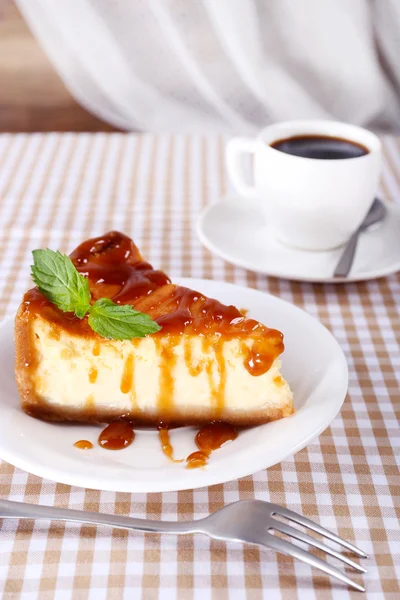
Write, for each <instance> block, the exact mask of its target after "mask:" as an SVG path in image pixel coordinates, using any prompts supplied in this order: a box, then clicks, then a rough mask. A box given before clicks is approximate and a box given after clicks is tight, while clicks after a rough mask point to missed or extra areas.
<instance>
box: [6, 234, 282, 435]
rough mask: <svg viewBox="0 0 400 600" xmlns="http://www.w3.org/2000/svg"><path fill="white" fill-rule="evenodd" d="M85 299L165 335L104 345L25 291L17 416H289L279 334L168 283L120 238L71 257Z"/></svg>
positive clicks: (254, 420)
mask: <svg viewBox="0 0 400 600" xmlns="http://www.w3.org/2000/svg"><path fill="white" fill-rule="evenodd" d="M70 258H71V260H72V262H73V263H74V265H75V267H76V269H77V270H78V271H79V272H80V273H81V274H82V275H84V276H85V277H87V278H88V281H89V287H90V292H91V296H92V302H93V301H95V300H96V299H99V298H110V299H112V300H113V302H114V303H117V304H130V305H132V306H133V307H134V309H135V310H138V311H140V312H143V313H147V314H148V315H149V316H150V317H151V318H152V319H153V320H155V321H156V322H157V323H158V325H159V326H161V330H160V331H158V332H157V333H154V334H152V335H148V336H147V337H144V338H134V339H132V340H111V339H106V338H104V337H101V336H100V335H99V334H97V333H95V332H94V331H93V330H92V329H91V328H90V327H89V324H88V320H87V317H84V318H82V319H78V318H77V317H76V316H74V315H73V314H72V313H66V312H62V311H61V310H59V309H58V308H57V307H56V306H55V305H54V304H52V303H51V302H50V300H48V299H47V297H46V296H44V295H43V294H42V293H41V292H40V291H39V290H38V289H37V288H33V289H31V290H29V291H28V292H27V293H26V294H25V296H24V299H23V302H22V303H21V305H20V307H19V310H18V313H17V316H16V321H15V342H16V379H17V384H18V390H19V393H20V396H21V404H22V408H23V409H24V410H25V411H26V412H27V413H28V414H30V415H32V416H34V417H38V418H41V419H46V420H51V421H81V422H102V423H103V422H110V421H112V420H113V419H115V418H118V417H125V418H129V419H133V420H134V421H135V422H136V423H140V424H149V425H157V424H159V423H169V424H195V425H197V424H203V423H207V422H209V421H213V420H221V421H226V422H228V423H231V424H232V425H237V426H248V425H256V424H260V423H266V422H268V421H273V420H276V419H280V418H282V417H286V416H288V415H290V414H292V413H293V410H294V409H293V397H292V393H291V391H290V388H289V385H288V384H287V383H286V381H285V380H284V379H283V377H282V375H281V374H280V358H279V357H280V355H281V353H282V352H283V349H284V346H283V336H282V334H281V333H280V332H279V331H276V330H274V329H269V328H268V327H266V326H265V325H262V324H261V323H259V322H257V321H255V320H253V319H247V318H245V317H244V316H243V314H242V313H241V312H240V311H239V310H238V309H237V308H235V307H234V306H226V305H224V304H221V303H220V302H218V301H217V300H213V299H211V298H207V297H206V296H204V295H203V294H201V293H199V292H196V291H194V290H190V289H188V288H185V287H181V286H178V285H174V284H173V283H171V281H170V279H169V278H168V277H167V275H166V274H165V273H163V272H162V271H158V270H155V269H153V268H152V266H151V265H150V264H148V263H147V262H145V261H144V260H143V258H142V257H141V255H140V253H139V251H138V249H137V248H136V246H135V244H134V243H133V241H132V240H131V239H130V238H128V237H127V236H125V235H123V234H121V233H118V232H110V233H107V234H106V235H104V236H101V237H99V238H95V239H91V240H88V241H86V242H84V243H83V244H81V245H80V246H79V247H78V248H77V249H76V250H74V252H72V254H71V255H70Z"/></svg>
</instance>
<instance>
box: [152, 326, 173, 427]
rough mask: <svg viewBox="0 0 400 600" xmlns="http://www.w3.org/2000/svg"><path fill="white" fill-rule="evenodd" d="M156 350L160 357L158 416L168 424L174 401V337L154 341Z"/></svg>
mask: <svg viewBox="0 0 400 600" xmlns="http://www.w3.org/2000/svg"><path fill="white" fill-rule="evenodd" d="M155 343H156V348H157V350H158V353H159V355H160V363H159V369H160V374H159V378H158V386H159V387H158V415H159V417H160V418H161V419H163V420H164V421H166V422H168V421H169V420H170V415H171V412H172V409H173V401H174V387H175V380H174V367H175V364H176V360H177V355H176V353H175V351H174V347H175V345H176V344H177V339H176V338H175V336H172V335H171V336H168V337H166V338H164V339H163V340H161V339H160V338H157V339H156V340H155Z"/></svg>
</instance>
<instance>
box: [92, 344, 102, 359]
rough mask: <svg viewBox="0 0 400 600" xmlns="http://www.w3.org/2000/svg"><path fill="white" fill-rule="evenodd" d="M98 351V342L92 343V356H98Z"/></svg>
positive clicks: (99, 347)
mask: <svg viewBox="0 0 400 600" xmlns="http://www.w3.org/2000/svg"><path fill="white" fill-rule="evenodd" d="M100 350H101V346H100V342H99V341H96V342H95V343H94V346H93V350H92V352H93V356H100Z"/></svg>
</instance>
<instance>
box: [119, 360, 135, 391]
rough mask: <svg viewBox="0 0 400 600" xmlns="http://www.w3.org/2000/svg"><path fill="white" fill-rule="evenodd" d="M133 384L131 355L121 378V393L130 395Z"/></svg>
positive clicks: (126, 361)
mask: <svg viewBox="0 0 400 600" xmlns="http://www.w3.org/2000/svg"><path fill="white" fill-rule="evenodd" d="M132 383H133V354H129V355H128V357H127V359H126V360H125V365H124V370H123V371H122V377H121V385H120V388H121V392H122V393H123V394H128V392H130V391H131V389H132Z"/></svg>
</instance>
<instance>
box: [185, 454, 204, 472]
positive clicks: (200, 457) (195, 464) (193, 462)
mask: <svg viewBox="0 0 400 600" xmlns="http://www.w3.org/2000/svg"><path fill="white" fill-rule="evenodd" d="M208 457H209V454H208V453H206V452H202V451H201V450H196V452H192V454H189V456H188V457H187V459H186V462H187V465H186V468H187V469H199V468H200V467H205V466H206V464H207V461H208Z"/></svg>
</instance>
